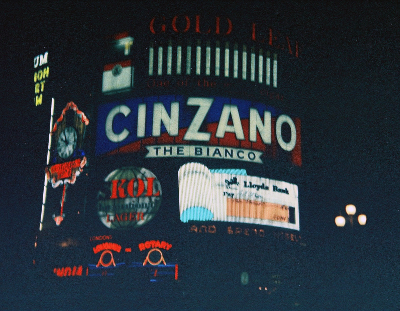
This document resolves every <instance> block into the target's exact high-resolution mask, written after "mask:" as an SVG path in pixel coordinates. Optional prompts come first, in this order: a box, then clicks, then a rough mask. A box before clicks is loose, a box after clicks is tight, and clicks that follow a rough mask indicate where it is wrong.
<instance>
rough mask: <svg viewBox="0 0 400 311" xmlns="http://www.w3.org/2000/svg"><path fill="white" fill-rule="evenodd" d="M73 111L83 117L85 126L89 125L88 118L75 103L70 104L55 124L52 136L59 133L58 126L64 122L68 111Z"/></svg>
mask: <svg viewBox="0 0 400 311" xmlns="http://www.w3.org/2000/svg"><path fill="white" fill-rule="evenodd" d="M69 109H72V110H73V111H75V112H76V114H77V115H80V116H81V121H82V123H85V125H88V124H89V119H88V118H87V117H86V115H85V114H84V113H83V112H82V111H80V110H79V109H78V106H77V105H75V103H74V102H69V103H68V104H67V105H66V106H65V108H64V109H63V111H62V112H61V116H60V117H59V118H58V119H57V121H56V123H55V124H54V127H53V130H52V131H51V134H53V133H55V132H56V131H57V125H58V123H60V122H62V120H63V119H64V116H65V113H66V112H67V110H69Z"/></svg>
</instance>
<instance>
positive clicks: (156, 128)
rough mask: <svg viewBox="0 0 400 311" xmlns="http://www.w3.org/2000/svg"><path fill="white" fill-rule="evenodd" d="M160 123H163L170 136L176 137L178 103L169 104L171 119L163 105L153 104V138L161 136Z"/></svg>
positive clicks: (177, 130) (177, 129) (177, 131)
mask: <svg viewBox="0 0 400 311" xmlns="http://www.w3.org/2000/svg"><path fill="white" fill-rule="evenodd" d="M161 122H163V124H164V126H165V128H166V129H167V132H168V134H169V135H170V136H178V133H179V102H172V103H171V117H170V116H168V112H167V110H165V107H164V105H163V103H154V111H153V136H155V137H158V136H160V135H161Z"/></svg>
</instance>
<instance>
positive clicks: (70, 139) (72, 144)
mask: <svg viewBox="0 0 400 311" xmlns="http://www.w3.org/2000/svg"><path fill="white" fill-rule="evenodd" d="M77 138H78V135H77V133H76V130H75V129H74V128H73V127H72V126H68V127H66V128H65V129H64V130H63V131H62V132H61V133H60V136H59V137H58V142H57V153H58V155H59V156H60V157H61V158H63V159H67V158H69V157H70V156H71V155H72V154H73V153H74V150H75V148H76V142H77Z"/></svg>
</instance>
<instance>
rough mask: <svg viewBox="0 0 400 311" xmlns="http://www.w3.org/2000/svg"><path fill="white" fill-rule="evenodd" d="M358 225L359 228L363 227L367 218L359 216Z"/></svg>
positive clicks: (362, 215)
mask: <svg viewBox="0 0 400 311" xmlns="http://www.w3.org/2000/svg"><path fill="white" fill-rule="evenodd" d="M358 223H359V224H360V225H361V226H364V225H365V224H366V223H367V216H366V215H364V214H361V215H359V216H358Z"/></svg>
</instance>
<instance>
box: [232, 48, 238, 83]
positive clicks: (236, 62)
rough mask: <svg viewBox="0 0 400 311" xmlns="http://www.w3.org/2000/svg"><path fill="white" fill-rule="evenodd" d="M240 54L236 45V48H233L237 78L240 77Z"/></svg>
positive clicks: (234, 72)
mask: <svg viewBox="0 0 400 311" xmlns="http://www.w3.org/2000/svg"><path fill="white" fill-rule="evenodd" d="M238 67H239V52H238V45H237V43H235V46H234V48H233V77H234V78H237V77H238V74H239V73H238V72H239V69H238Z"/></svg>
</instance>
